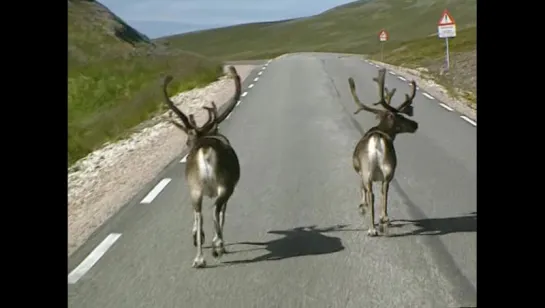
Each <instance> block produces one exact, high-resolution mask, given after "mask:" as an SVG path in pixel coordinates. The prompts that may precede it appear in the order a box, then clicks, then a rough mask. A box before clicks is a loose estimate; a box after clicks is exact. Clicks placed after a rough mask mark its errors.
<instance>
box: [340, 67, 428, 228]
mask: <svg viewBox="0 0 545 308" xmlns="http://www.w3.org/2000/svg"><path fill="white" fill-rule="evenodd" d="M385 75H386V70H385V69H381V70H379V74H378V77H377V78H373V81H375V82H376V83H377V84H378V88H379V90H378V91H379V97H380V100H379V101H378V102H377V103H375V104H374V105H381V106H382V107H383V108H384V110H382V109H375V108H372V107H369V106H367V105H365V104H363V103H362V102H360V100H359V98H358V96H357V95H356V85H355V83H354V79H352V78H349V79H348V84H349V85H350V91H351V93H352V97H353V98H354V102H355V103H356V105H357V106H358V109H357V110H356V111H355V112H354V114H357V113H359V112H360V111H361V110H365V111H368V112H371V113H374V114H375V115H376V117H377V119H378V120H379V123H378V125H377V126H374V127H372V128H371V129H369V130H368V131H367V132H366V133H365V134H364V135H363V136H362V137H361V139H360V140H359V142H358V144H357V145H356V148H355V149H354V153H353V155H352V163H353V166H354V169H355V170H356V172H357V173H358V174H359V175H360V177H361V183H360V186H361V203H360V205H359V208H360V211H361V214H362V215H364V216H365V214H366V212H367V210H368V209H370V215H369V216H370V220H369V223H370V225H369V229H368V231H367V234H368V235H369V236H377V235H378V232H377V230H376V229H375V209H374V199H375V196H374V194H373V182H381V183H382V212H381V215H380V220H379V223H380V224H379V228H380V230H381V232H387V227H388V224H389V221H390V220H389V218H388V207H387V206H388V190H389V186H390V181H392V179H393V178H394V173H395V169H396V165H397V157H396V151H395V148H394V139H395V137H396V135H397V134H400V133H414V132H416V130H417V129H418V123H416V122H415V121H413V120H410V119H408V118H406V117H404V116H403V115H402V113H404V114H406V115H408V116H412V115H413V107H412V106H411V104H412V102H413V99H414V96H415V93H416V83H415V82H414V81H412V82H411V86H412V89H411V93H410V95H408V94H405V101H404V102H403V103H402V104H401V105H399V107H397V108H395V107H392V106H391V105H390V100H391V99H392V96H393V94H394V93H395V89H393V90H392V91H390V92H388V90H387V89H386V90H385V89H384V78H385ZM385 92H386V95H385ZM385 96H386V97H385Z"/></svg>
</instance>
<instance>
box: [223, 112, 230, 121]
mask: <svg viewBox="0 0 545 308" xmlns="http://www.w3.org/2000/svg"><path fill="white" fill-rule="evenodd" d="M231 113H232V112H229V115H228V116H227V117H226V118H225V119H226V120H229V118H230V117H231Z"/></svg>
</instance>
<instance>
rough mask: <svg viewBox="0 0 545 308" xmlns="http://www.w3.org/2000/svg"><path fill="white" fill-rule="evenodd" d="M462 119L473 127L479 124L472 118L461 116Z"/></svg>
mask: <svg viewBox="0 0 545 308" xmlns="http://www.w3.org/2000/svg"><path fill="white" fill-rule="evenodd" d="M460 118H462V119H464V121H466V122H467V123H469V124H471V125H473V126H477V122H475V121H473V120H471V119H470V118H468V117H466V116H460Z"/></svg>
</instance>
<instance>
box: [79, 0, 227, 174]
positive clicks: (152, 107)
mask: <svg viewBox="0 0 545 308" xmlns="http://www.w3.org/2000/svg"><path fill="white" fill-rule="evenodd" d="M221 73H222V68H221V65H220V63H219V62H216V61H211V60H209V59H207V58H205V57H203V56H201V55H198V54H196V53H192V52H187V51H184V50H180V49H173V48H168V47H167V46H163V45H161V44H156V43H153V42H151V41H150V40H149V39H148V38H147V37H146V36H144V35H143V34H141V33H139V32H138V31H136V30H135V29H133V28H131V27H130V26H129V25H127V24H126V23H125V22H123V20H121V19H120V18H119V17H117V16H116V15H114V14H113V13H112V12H111V11H109V10H108V9H107V8H106V7H104V6H103V5H101V4H100V3H98V2H96V1H83V0H79V1H78V0H68V164H69V165H70V164H72V163H73V162H75V161H76V160H77V159H79V158H81V157H83V156H85V155H86V154H88V153H89V152H91V151H92V150H93V149H95V148H97V147H99V146H101V145H102V144H103V143H104V142H106V141H109V140H113V139H116V138H119V137H120V136H123V135H124V134H125V133H126V132H127V130H128V129H130V128H132V127H134V126H135V125H137V124H139V123H140V122H142V121H143V120H146V119H148V118H150V117H151V116H152V115H154V114H155V113H156V112H157V110H158V108H160V107H159V106H161V105H160V98H161V96H160V91H159V80H160V78H161V76H163V75H165V74H172V75H173V76H175V79H174V80H175V82H176V83H175V84H173V86H174V87H177V88H178V90H185V89H190V88H193V87H196V86H201V85H204V84H207V83H209V82H212V81H214V80H215V79H217V77H218V76H219V75H221Z"/></svg>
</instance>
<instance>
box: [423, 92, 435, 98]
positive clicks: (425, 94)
mask: <svg viewBox="0 0 545 308" xmlns="http://www.w3.org/2000/svg"><path fill="white" fill-rule="evenodd" d="M422 95H424V96H425V97H427V98H429V99H435V98H433V96H431V95H429V94H428V93H426V92H422Z"/></svg>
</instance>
